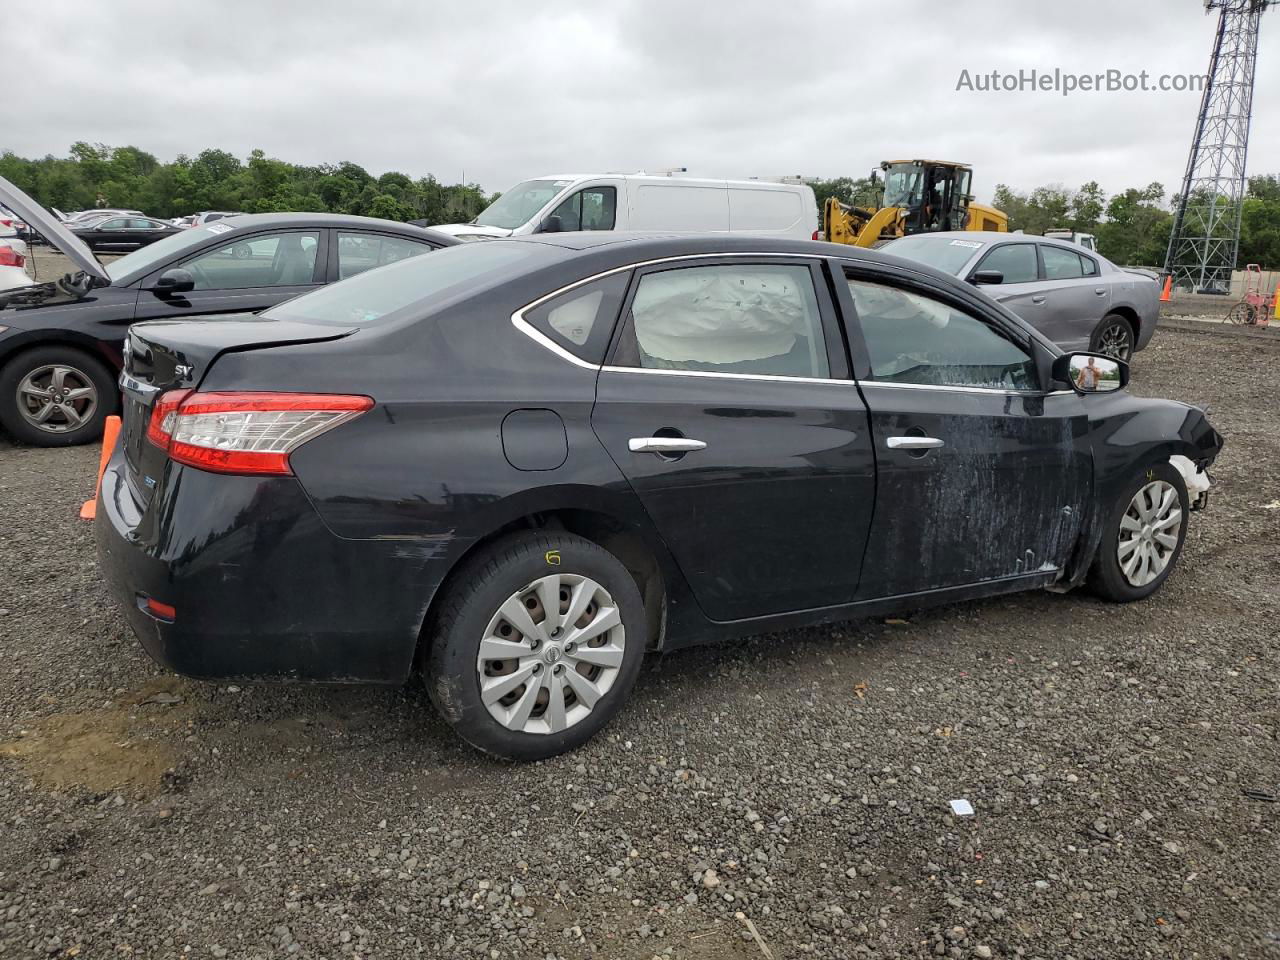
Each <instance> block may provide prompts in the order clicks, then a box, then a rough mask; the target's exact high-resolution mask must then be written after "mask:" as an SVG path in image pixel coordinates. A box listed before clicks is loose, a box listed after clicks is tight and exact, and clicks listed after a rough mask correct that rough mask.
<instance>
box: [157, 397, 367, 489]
mask: <svg viewBox="0 0 1280 960" xmlns="http://www.w3.org/2000/svg"><path fill="white" fill-rule="evenodd" d="M372 406H373V399H372V398H370V397H361V396H345V395H335V394H320V393H192V392H191V391H190V390H170V391H169V392H167V393H164V394H162V395H161V396H160V399H159V400H158V401H156V405H155V407H153V408H152V412H151V420H150V422H149V423H148V424H147V439H148V440H149V441H150V442H151V443H153V444H155V445H156V446H157V447H159V448H160V449H162V450H164V451H166V452H167V453H168V454H169V458H170V459H171V460H174V461H176V462H178V463H185V464H187V465H189V466H193V467H199V468H201V469H202V470H211V471H213V472H215V473H249V474H291V473H292V472H293V470H292V469H291V468H290V466H289V454H290V453H292V452H293V451H294V450H296V449H297V448H298V447H300V446H302V444H304V443H306V442H307V441H308V440H313V439H315V438H316V437H318V436H319V435H320V434H322V433H324V432H325V431H326V430H331V429H333V428H334V427H336V426H338V424H340V423H345V422H347V421H348V420H351V419H354V418H355V417H358V416H360V414H362V413H364V412H365V411H366V410H368V409H369V408H371V407H372Z"/></svg>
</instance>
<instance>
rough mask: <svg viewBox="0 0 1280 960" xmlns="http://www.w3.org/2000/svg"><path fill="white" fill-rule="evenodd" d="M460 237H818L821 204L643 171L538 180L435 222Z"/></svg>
mask: <svg viewBox="0 0 1280 960" xmlns="http://www.w3.org/2000/svg"><path fill="white" fill-rule="evenodd" d="M432 229H433V230H439V231H441V232H442V233H448V234H452V235H453V236H455V237H458V238H459V239H461V240H491V239H495V238H497V237H510V236H516V235H520V234H526V233H559V232H561V231H568V230H628V231H633V232H640V233H753V234H757V235H764V236H770V237H792V238H795V239H800V240H816V239H817V238H818V204H817V201H816V200H815V199H814V196H813V189H812V188H811V187H809V186H807V185H805V184H803V183H774V182H771V181H768V180H694V179H688V178H684V177H650V176H646V175H644V174H603V175H588V176H581V175H578V176H560V177H539V178H538V179H536V180H526V181H524V183H518V184H516V185H515V186H514V187H512V188H511V189H510V190H508V191H507V192H506V193H504V194H503V195H502V196H500V197H499V198H498V199H497V200H495V201H494V202H493V203H491V204H489V206H488V207H487V208H485V210H484V212H483V213H481V214H480V215H479V216H478V217H476V218H475V219H474V220H473V221H471V222H470V223H450V224H445V225H444V226H435V227H432Z"/></svg>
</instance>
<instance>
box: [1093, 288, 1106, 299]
mask: <svg viewBox="0 0 1280 960" xmlns="http://www.w3.org/2000/svg"><path fill="white" fill-rule="evenodd" d="M1093 292H1094V293H1096V294H1097V295H1098V296H1100V297H1105V296H1106V295H1107V288H1106V287H1094V288H1093Z"/></svg>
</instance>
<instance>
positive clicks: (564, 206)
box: [551, 187, 618, 231]
mask: <svg viewBox="0 0 1280 960" xmlns="http://www.w3.org/2000/svg"><path fill="white" fill-rule="evenodd" d="M617 212H618V191H617V189H615V188H614V187H587V188H586V189H585V190H579V191H578V192H577V193H575V194H573V195H572V196H569V197H566V198H565V199H564V200H563V201H562V202H561V203H560V205H559V206H557V207H556V208H555V209H554V210H552V211H551V216H553V217H559V218H560V229H561V230H565V231H568V230H612V229H613V225H614V223H615V222H616V220H617Z"/></svg>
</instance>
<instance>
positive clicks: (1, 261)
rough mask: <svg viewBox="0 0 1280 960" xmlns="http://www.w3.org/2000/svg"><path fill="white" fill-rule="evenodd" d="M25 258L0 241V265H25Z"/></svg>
mask: <svg viewBox="0 0 1280 960" xmlns="http://www.w3.org/2000/svg"><path fill="white" fill-rule="evenodd" d="M26 265H27V258H26V257H24V256H23V255H22V254H20V253H19V252H18V251H17V250H15V249H13V247H11V246H9V245H8V244H7V243H0V267H25V266H26Z"/></svg>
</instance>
